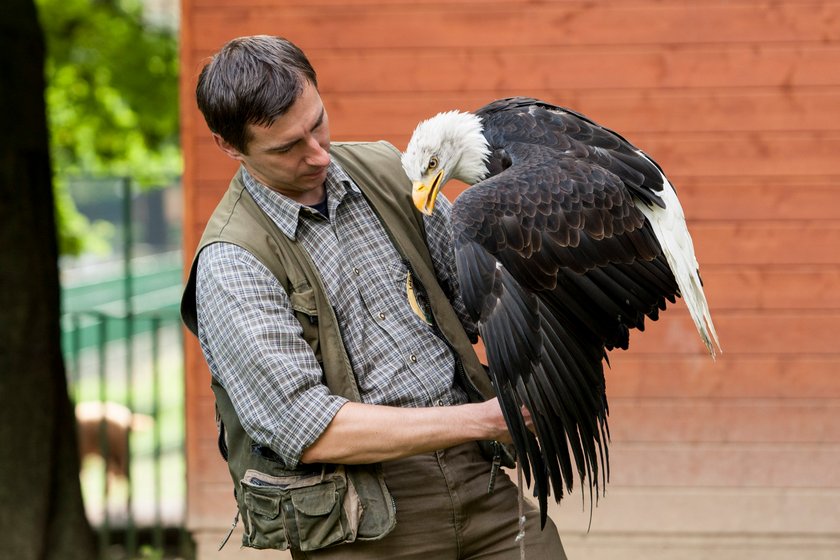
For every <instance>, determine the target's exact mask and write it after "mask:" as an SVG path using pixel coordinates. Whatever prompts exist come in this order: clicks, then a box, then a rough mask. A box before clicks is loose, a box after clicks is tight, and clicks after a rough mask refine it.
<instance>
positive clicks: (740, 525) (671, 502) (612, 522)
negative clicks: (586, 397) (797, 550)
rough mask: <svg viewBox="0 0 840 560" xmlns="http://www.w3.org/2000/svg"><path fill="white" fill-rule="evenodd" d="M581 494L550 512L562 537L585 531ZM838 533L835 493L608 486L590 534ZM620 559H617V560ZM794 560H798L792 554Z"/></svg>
mask: <svg viewBox="0 0 840 560" xmlns="http://www.w3.org/2000/svg"><path fill="white" fill-rule="evenodd" d="M581 501H582V497H581V494H580V493H577V494H576V495H572V496H568V497H567V498H565V499H564V500H563V501H562V502H561V503H560V504H559V505H558V504H555V503H553V502H551V504H550V506H549V512H550V514H551V517H552V519H554V521H555V523H556V524H557V525H558V528H559V529H560V533H561V535H562V534H563V533H565V532H582V533H586V532H587V527H588V526H589V499H588V497H587V498H586V505H585V506H582V503H581ZM838 532H840V491H838V490H837V489H819V488H814V489H793V488H791V489H784V488H777V489H764V488H671V487H659V488H625V487H619V486H617V485H612V486H610V487H609V488H608V489H607V495H606V496H605V497H602V498H601V499H600V500H599V502H598V505H597V507H596V508H595V509H594V511H593V516H592V525H591V528H590V529H589V531H588V533H589V534H591V535H592V536H593V537H597V536H598V535H600V534H602V533H623V534H627V533H631V534H632V533H637V534H638V533H649V534H657V535H668V534H683V535H703V536H705V537H706V538H711V539H714V538H718V536H720V537H723V538H726V537H727V536H731V535H744V534H756V533H758V534H763V535H778V536H785V535H797V534H798V535H836V534H837V533H838ZM619 557H620V556H619ZM791 557H792V558H796V557H798V554H793V555H792V556H791Z"/></svg>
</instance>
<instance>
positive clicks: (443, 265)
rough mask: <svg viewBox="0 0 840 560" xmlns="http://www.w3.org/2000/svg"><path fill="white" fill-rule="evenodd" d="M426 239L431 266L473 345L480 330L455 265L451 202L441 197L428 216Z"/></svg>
mask: <svg viewBox="0 0 840 560" xmlns="http://www.w3.org/2000/svg"><path fill="white" fill-rule="evenodd" d="M424 218H425V222H424V223H425V226H426V240H427V242H428V245H429V253H431V255H432V264H433V265H434V267H435V274H437V277H438V280H439V281H440V283H441V285H442V286H443V289H444V290H445V291H446V293H447V295H449V300H450V303H451V304H452V307H453V309H455V313H456V314H457V315H458V319H460V321H461V324H462V325H463V327H464V330H465V331H466V333H467V336H469V338H470V341H472V342H473V343H475V342H476V340H478V328H477V327H476V325H475V323H474V322H473V321H472V319H470V316H469V314H468V313H467V308H466V306H465V305H464V300H463V298H462V297H461V289H460V287H459V286H458V273H457V269H456V266H455V244H454V241H453V236H452V203H450V202H449V200H448V199H447V198H446V197H445V196H443V194H440V195H438V198H437V201H436V202H435V210H434V212H433V213H432V215H431V216H425V217H424Z"/></svg>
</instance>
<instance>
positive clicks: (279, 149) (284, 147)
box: [265, 107, 327, 152]
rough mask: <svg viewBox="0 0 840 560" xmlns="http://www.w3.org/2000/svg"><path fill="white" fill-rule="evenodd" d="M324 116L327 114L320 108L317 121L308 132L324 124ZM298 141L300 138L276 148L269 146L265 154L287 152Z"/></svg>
mask: <svg viewBox="0 0 840 560" xmlns="http://www.w3.org/2000/svg"><path fill="white" fill-rule="evenodd" d="M326 114H327V110H326V108H324V107H321V114H320V115H318V119H317V120H316V121H315V124H314V125H312V128H311V129H310V132H314V131H315V129H316V128H318V127H319V126H321V124H322V123H323V122H324V116H325V115H326ZM300 140H301V139H300V138H296V139H294V140H292V141H291V142H286V143H285V144H280V145H278V146H271V147H270V148H267V149H266V150H265V151H266V152H285V151H287V150H290V149H292V147H293V146H294V145H295V144H297V143H298V142H300Z"/></svg>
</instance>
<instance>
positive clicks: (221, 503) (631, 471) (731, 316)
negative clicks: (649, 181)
mask: <svg viewBox="0 0 840 560" xmlns="http://www.w3.org/2000/svg"><path fill="white" fill-rule="evenodd" d="M181 22H182V45H181V55H182V86H183V87H182V93H181V105H182V109H183V111H182V123H183V132H182V139H183V146H184V153H185V173H184V185H185V202H186V204H185V222H184V226H185V227H184V231H185V239H184V248H185V253H186V254H187V255H191V254H192V251H193V249H194V247H195V244H196V242H197V240H198V237H199V236H200V234H201V231H202V229H203V224H204V221H205V220H206V219H207V217H208V216H209V214H210V212H211V211H212V209H213V207H214V206H215V203H216V201H217V200H218V198H219V196H220V195H221V193H222V192H223V190H224V188H225V187H226V185H227V182H228V180H229V178H230V175H231V174H232V172H233V170H234V165H233V163H232V162H231V161H230V160H228V159H227V158H226V157H225V156H223V155H222V154H221V153H220V152H219V151H218V149H217V148H216V147H215V146H214V145H213V142H212V140H211V139H210V137H209V134H208V131H207V129H206V127H205V125H204V122H203V119H202V118H201V116H200V114H199V113H198V112H197V110H196V109H195V102H194V96H193V91H194V88H195V77H196V75H197V73H198V71H199V69H200V67H201V64H202V60H203V59H204V58H205V57H206V56H208V55H209V54H211V53H212V52H214V51H215V50H216V49H218V48H219V47H220V46H221V45H222V44H223V43H224V42H225V41H227V40H228V39H231V38H233V37H235V36H238V35H249V34H259V33H267V34H278V35H283V36H286V37H288V38H290V39H291V40H293V41H294V42H295V43H297V44H298V45H299V46H301V47H302V48H303V49H304V50H305V51H306V52H307V54H308V55H309V57H310V59H311V61H312V63H313V65H314V66H315V68H316V70H317V71H318V78H319V85H320V90H321V93H322V97H323V99H324V103H325V105H326V107H327V110H328V112H329V116H330V125H331V129H332V135H333V139H334V140H349V139H354V140H374V139H380V138H384V139H387V140H390V141H391V142H393V143H394V144H395V145H397V147H398V148H404V147H405V144H406V142H407V140H408V137H409V136H410V134H411V131H412V130H413V128H414V126H415V125H416V124H417V122H418V121H419V120H421V119H423V118H426V117H428V116H431V115H432V114H434V113H436V112H438V111H442V110H449V109H454V108H458V109H472V108H476V107H479V106H480V105H482V104H484V103H486V102H487V101H490V100H492V99H494V98H497V97H504V96H508V95H528V96H533V97H540V98H544V99H546V100H549V101H553V102H556V103H559V104H563V105H567V106H569V107H571V108H574V109H576V110H578V111H581V112H583V113H585V114H587V115H589V116H590V117H592V118H593V119H595V120H597V121H599V122H601V123H603V124H604V125H606V126H609V127H610V128H613V129H615V130H617V131H619V132H621V133H622V134H623V135H625V136H626V137H628V138H629V139H630V140H631V141H632V142H634V143H635V144H636V145H638V146H640V147H642V148H643V149H645V150H646V151H647V152H648V153H650V154H651V155H652V156H653V157H654V158H655V159H656V160H657V161H658V162H659V163H660V164H661V165H662V166H663V168H664V169H665V170H666V172H667V173H668V174H669V176H670V177H671V179H672V181H673V183H674V184H675V186H676V188H677V191H678V193H679V194H680V198H681V200H682V202H683V206H684V208H685V213H686V216H687V219H688V223H689V227H690V229H691V231H692V233H693V236H694V240H695V246H696V249H697V255H698V259H699V261H700V263H701V272H702V274H703V278H704V281H705V284H706V291H707V295H708V297H709V301H710V305H711V308H712V312H713V317H714V320H715V323H716V325H717V328H718V332H719V334H720V337H721V343H722V345H723V348H724V354H723V355H722V356H720V357H718V359H717V361H715V362H712V361H711V360H710V359H709V358H708V356H707V355H705V354H704V351H703V348H702V345H701V344H700V342H699V339H698V337H697V335H696V333H695V332H694V329H693V326H692V325H691V322H690V320H689V319H688V316H687V313H686V312H685V311H684V309H683V308H682V304H681V303H680V304H678V305H677V306H674V307H673V308H672V309H670V310H669V311H667V312H666V313H665V314H664V316H663V320H661V321H660V322H658V323H652V324H649V326H648V329H647V330H646V332H645V333H642V334H638V333H637V334H635V335H634V336H633V337H632V339H631V350H630V351H629V352H624V353H614V354H613V355H612V357H611V362H612V368H611V369H609V370H608V371H607V390H608V396H609V398H610V428H611V431H612V441H613V443H612V447H611V454H610V455H611V460H612V479H611V484H610V485H609V486H608V489H607V494H606V497H603V498H602V499H601V500H600V502H599V504H598V506H597V508H596V509H595V512H594V517H593V521H592V529H591V531H590V532H589V533H587V532H586V529H587V525H588V523H589V516H588V513H587V512H586V507H588V505H587V506H586V507H584V508H582V507H581V501H580V500H581V497H580V493H576V494H574V495H572V496H571V497H569V498H567V500H566V501H564V502H563V505H562V506H561V507H560V508H557V509H555V510H554V512H553V517H554V518H555V520H556V521H557V523H558V524H559V526H560V527H561V530H562V533H563V537H564V539H565V542H566V544H567V549H568V551H569V552H570V553H574V555H575V556H577V557H584V556H585V557H587V558H636V557H638V558H653V559H658V558H674V557H679V558H698V559H699V558H707V557H709V556H711V555H712V554H715V555H716V556H717V557H719V558H739V559H743V558H771V559H775V558H794V557H795V558H833V557H840V556H837V555H838V553H840V468H838V465H840V419H838V413H840V373H838V366H840V350H838V348H840V345H839V344H838V342H837V338H838V333H840V210H838V208H840V184H838V182H840V1H836V2H828V1H824V2H814V1H806V0H799V1H796V0H788V1H775V2H773V1H757V0H733V1H729V2H709V1H702V0H694V1H690V0H658V1H657V0H628V1H626V2H608V1H597V0H595V1H562V0H558V1H525V0H518V1H517V0H460V1H459V0H393V1H386V0H312V1H304V0H296V1H295V0H292V1H279V0H182V20H181ZM457 192H458V187H457V186H450V187H448V190H447V194H448V195H449V196H450V197H454V196H455V195H457ZM186 362H187V363H186V367H187V422H188V431H187V434H188V445H187V448H188V473H189V480H188V488H189V510H188V511H189V524H190V527H191V528H192V529H193V530H194V531H195V535H196V538H197V540H198V541H199V544H200V546H199V551H200V555H201V557H202V558H214V557H218V556H216V555H215V554H214V553H213V552H212V550H213V548H214V547H212V546H211V545H212V544H215V539H216V538H217V537H218V538H220V537H221V535H222V534H223V533H224V532H225V531H224V527H227V526H228V525H229V523H230V519H231V517H232V515H233V513H234V504H233V501H232V496H231V487H230V482H229V479H228V474H227V471H226V468H225V465H224V464H223V462H222V461H221V459H220V458H219V457H218V454H217V451H216V446H215V427H214V425H213V401H212V395H211V393H210V390H209V375H208V373H207V369H206V365H205V364H204V361H203V358H202V357H201V354H200V351H199V349H198V347H197V344H195V342H194V341H193V340H190V341H189V342H188V348H187V358H186ZM236 538H237V537H234V539H236ZM205 544H206V545H205ZM237 548H238V546H237V544H236V543H232V544H231V545H228V549H233V552H235V553H237V554H240V551H238V550H237ZM228 553H229V554H232V552H231V551H229V552H228ZM247 555H248V554H247V553H246V556H247Z"/></svg>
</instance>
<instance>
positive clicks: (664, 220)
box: [639, 175, 723, 358]
mask: <svg viewBox="0 0 840 560" xmlns="http://www.w3.org/2000/svg"><path fill="white" fill-rule="evenodd" d="M662 179H663V181H664V187H663V189H662V192H661V193H660V196H661V197H662V200H663V201H664V202H665V208H664V209H663V208H660V207H659V206H648V205H647V204H645V203H640V204H639V208H640V209H641V211H642V213H643V214H644V215H645V217H646V218H647V219H648V221H649V222H650V225H651V227H653V232H654V234H655V235H656V238H657V239H658V240H659V244H660V245H661V246H662V252H663V253H664V254H665V259H666V260H667V261H668V265H669V266H670V267H671V272H673V273H674V277H675V278H676V280H677V286H679V288H680V295H682V298H683V301H685V304H686V306H687V307H688V312H689V313H690V314H691V318H692V320H693V321H694V325H695V326H696V327H697V332H698V333H700V338H702V339H703V343H704V344H705V345H706V348H707V349H708V350H709V354H711V356H712V358H714V357H715V347H717V350H718V351H719V352H721V353H722V352H723V349H722V348H721V347H720V342H719V341H718V336H717V332H716V331H715V326H714V324H713V323H712V315H711V313H710V312H709V304H708V302H707V301H706V295H705V293H704V292H703V285H702V283H701V281H700V274H699V272H698V269H699V268H700V265H699V264H698V263H697V257H696V256H695V255H694V244H693V243H692V241H691V235H689V233H688V228H687V227H686V225H685V214H684V213H683V209H682V206H681V205H680V201H679V200H678V199H677V193H676V192H675V191H674V188H673V187H672V186H671V183H669V182H668V180H667V179H666V178H665V177H664V175H663V177H662Z"/></svg>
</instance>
